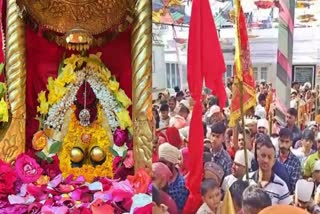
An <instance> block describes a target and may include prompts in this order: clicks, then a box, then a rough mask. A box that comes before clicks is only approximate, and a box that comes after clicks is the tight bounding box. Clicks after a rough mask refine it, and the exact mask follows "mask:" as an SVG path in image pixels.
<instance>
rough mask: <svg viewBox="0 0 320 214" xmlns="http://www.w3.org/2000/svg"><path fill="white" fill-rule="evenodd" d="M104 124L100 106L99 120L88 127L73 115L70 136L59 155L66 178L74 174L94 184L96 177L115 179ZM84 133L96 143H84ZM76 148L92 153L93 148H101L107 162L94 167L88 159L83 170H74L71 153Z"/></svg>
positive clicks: (69, 130) (69, 129)
mask: <svg viewBox="0 0 320 214" xmlns="http://www.w3.org/2000/svg"><path fill="white" fill-rule="evenodd" d="M74 109H75V106H73V110H74ZM102 123H103V120H102V110H101V106H100V105H99V106H98V119H97V120H96V121H95V122H93V123H92V124H91V125H90V126H88V127H83V126H81V125H80V124H79V121H78V120H77V119H76V116H75V114H74V113H73V115H72V119H71V122H70V124H69V128H68V134H67V135H66V136H65V138H64V140H63V147H62V151H61V152H60V154H59V159H60V169H61V171H62V172H63V176H64V177H67V176H68V175H70V174H73V175H74V176H75V177H78V176H81V175H82V176H84V178H85V179H86V181H88V182H92V181H93V180H94V178H95V177H109V178H112V177H113V171H112V161H113V156H112V154H111V152H110V149H109V147H110V146H111V144H110V139H108V135H107V132H106V130H105V129H104V128H103V126H102ZM84 133H86V134H91V136H92V139H96V142H95V143H93V142H90V143H89V144H85V143H82V142H81V135H82V134H84ZM74 146H80V147H81V148H83V149H84V150H85V151H87V152H88V151H90V149H91V148H92V147H93V146H99V147H100V148H101V149H102V150H103V151H104V152H105V153H106V160H105V162H104V163H103V164H102V165H99V166H96V167H93V166H92V165H91V163H90V160H89V159H88V158H87V159H86V160H85V162H84V164H83V166H82V167H81V168H72V167H71V160H70V152H71V149H72V148H73V147H74Z"/></svg>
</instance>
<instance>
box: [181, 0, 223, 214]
mask: <svg viewBox="0 0 320 214" xmlns="http://www.w3.org/2000/svg"><path fill="white" fill-rule="evenodd" d="M224 72H225V64H224V59H223V54H222V51H221V48H220V43H219V39H218V35H217V32H216V27H215V23H214V21H213V17H212V12H211V8H210V5H209V1H208V0H193V1H192V12H191V21H190V28H189V40H188V84H189V90H190V94H191V96H192V98H193V100H194V101H195V105H194V108H193V113H192V118H191V122H190V134H189V144H188V149H189V151H190V156H189V157H190V162H189V163H190V174H189V176H188V178H187V187H188V189H189V191H190V195H189V198H188V201H187V203H186V204H185V208H184V213H196V212H197V209H198V208H199V207H200V206H201V203H202V201H201V194H200V186H201V181H202V177H203V176H202V174H203V138H204V136H203V126H202V104H201V98H202V88H203V81H204V80H205V83H206V86H207V87H208V88H210V89H211V90H212V91H213V93H214V94H215V95H216V96H218V98H219V102H220V106H223V107H224V106H225V103H226V99H227V97H226V92H225V87H224V85H223V82H222V76H223V74H224Z"/></svg>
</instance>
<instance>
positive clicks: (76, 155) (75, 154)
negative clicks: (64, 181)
mask: <svg viewBox="0 0 320 214" xmlns="http://www.w3.org/2000/svg"><path fill="white" fill-rule="evenodd" d="M70 156H71V161H72V162H73V163H79V162H81V161H82V160H83V158H84V154H83V151H82V149H80V148H79V147H74V148H73V149H72V150H71V152H70Z"/></svg>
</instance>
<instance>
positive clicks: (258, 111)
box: [254, 93, 267, 119]
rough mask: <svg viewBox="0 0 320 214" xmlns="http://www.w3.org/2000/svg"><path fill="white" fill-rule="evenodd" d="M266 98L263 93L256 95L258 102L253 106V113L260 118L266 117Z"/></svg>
mask: <svg viewBox="0 0 320 214" xmlns="http://www.w3.org/2000/svg"><path fill="white" fill-rule="evenodd" d="M266 100H267V97H266V95H265V94H262V93H261V94H260V95H259V97H258V102H259V104H258V105H257V106H256V108H255V112H254V115H256V116H258V117H259V118H260V119H263V118H264V119H265V118H266V117H267V112H266V109H265V107H266Z"/></svg>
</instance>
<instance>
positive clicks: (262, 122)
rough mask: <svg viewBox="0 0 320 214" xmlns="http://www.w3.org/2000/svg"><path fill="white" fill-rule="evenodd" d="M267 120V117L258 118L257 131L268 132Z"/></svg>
mask: <svg viewBox="0 0 320 214" xmlns="http://www.w3.org/2000/svg"><path fill="white" fill-rule="evenodd" d="M268 126H269V124H268V120H267V119H264V118H263V119H259V120H258V123H257V128H258V132H259V133H262V134H269V133H268V129H269V128H268Z"/></svg>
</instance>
